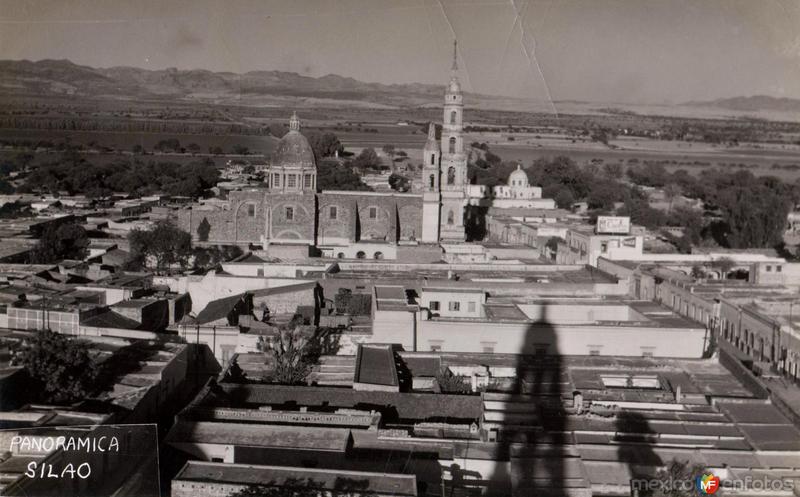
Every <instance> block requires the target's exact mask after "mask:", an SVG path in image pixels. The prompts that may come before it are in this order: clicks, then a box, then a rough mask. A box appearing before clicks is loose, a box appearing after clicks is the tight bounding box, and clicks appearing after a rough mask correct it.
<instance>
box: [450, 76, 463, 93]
mask: <svg viewBox="0 0 800 497" xmlns="http://www.w3.org/2000/svg"><path fill="white" fill-rule="evenodd" d="M447 93H461V83H460V82H459V81H458V78H456V77H455V76H453V77H452V78H450V83H449V84H448V85H447Z"/></svg>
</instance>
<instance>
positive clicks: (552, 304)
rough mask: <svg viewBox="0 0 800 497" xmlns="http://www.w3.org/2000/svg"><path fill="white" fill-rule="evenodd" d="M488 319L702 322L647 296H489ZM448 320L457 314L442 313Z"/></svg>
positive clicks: (567, 322)
mask: <svg viewBox="0 0 800 497" xmlns="http://www.w3.org/2000/svg"><path fill="white" fill-rule="evenodd" d="M484 311H485V314H486V317H485V318H463V319H486V320H489V321H524V322H534V323H548V324H554V325H610V324H613V325H615V326H640V327H656V328H657V327H664V328H698V327H700V326H701V325H699V324H697V323H695V322H694V321H690V320H689V319H687V318H684V317H683V316H681V315H679V314H677V313H675V312H674V311H672V310H671V309H669V308H667V307H664V306H661V305H659V304H656V303H654V302H651V301H645V300H626V299H607V300H599V299H580V298H574V299H563V300H533V301H524V300H521V299H508V298H502V297H499V298H490V299H489V300H488V301H487V303H486V304H485V305H484ZM436 319H441V320H449V319H455V318H449V317H439V318H436Z"/></svg>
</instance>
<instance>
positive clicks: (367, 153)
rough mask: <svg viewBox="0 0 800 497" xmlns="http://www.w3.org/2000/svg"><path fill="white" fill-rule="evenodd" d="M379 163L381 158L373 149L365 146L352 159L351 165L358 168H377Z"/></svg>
mask: <svg viewBox="0 0 800 497" xmlns="http://www.w3.org/2000/svg"><path fill="white" fill-rule="evenodd" d="M380 165H381V158H380V157H378V153H377V152H375V149H374V148H372V147H370V148H365V149H363V150H362V151H361V153H360V154H358V156H357V157H356V158H355V159H354V160H353V167H356V168H358V169H362V170H363V169H377V168H379V167H380Z"/></svg>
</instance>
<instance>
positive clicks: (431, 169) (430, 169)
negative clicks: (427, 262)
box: [422, 123, 442, 243]
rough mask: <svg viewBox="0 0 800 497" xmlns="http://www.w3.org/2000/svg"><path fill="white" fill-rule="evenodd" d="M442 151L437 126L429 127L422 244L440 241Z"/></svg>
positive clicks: (424, 165)
mask: <svg viewBox="0 0 800 497" xmlns="http://www.w3.org/2000/svg"><path fill="white" fill-rule="evenodd" d="M440 161H441V151H440V149H439V142H438V141H437V140H436V125H435V124H433V123H430V124H429V125H428V141H426V142H425V147H424V148H423V149H422V181H423V184H424V187H423V189H422V242H424V243H436V242H438V241H439V208H440V207H441V204H442V195H441V190H440V181H441V173H440V172H439V163H440Z"/></svg>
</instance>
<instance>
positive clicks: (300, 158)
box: [272, 114, 316, 168]
mask: <svg viewBox="0 0 800 497" xmlns="http://www.w3.org/2000/svg"><path fill="white" fill-rule="evenodd" d="M272 164H273V165H276V166H294V167H304V168H305V167H308V168H314V167H316V162H315V160H314V151H313V149H312V148H311V145H310V144H309V143H308V139H306V137H305V136H303V134H302V133H300V120H299V119H298V118H297V114H294V115H292V119H291V120H290V121H289V132H288V133H286V134H285V135H283V138H281V140H280V141H279V142H278V145H277V146H276V147H275V151H274V152H272Z"/></svg>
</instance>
